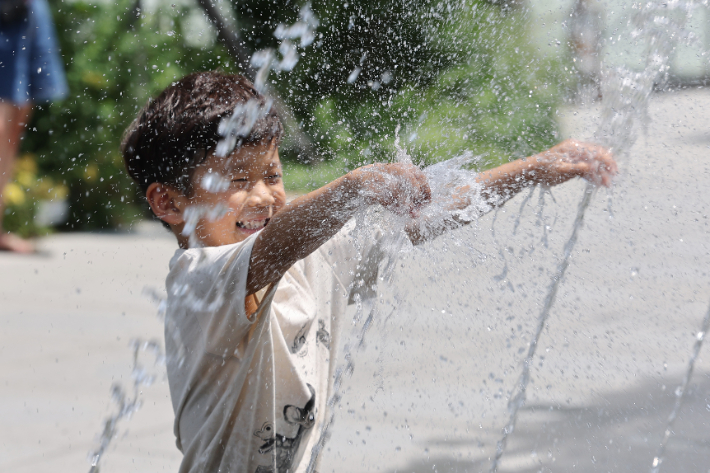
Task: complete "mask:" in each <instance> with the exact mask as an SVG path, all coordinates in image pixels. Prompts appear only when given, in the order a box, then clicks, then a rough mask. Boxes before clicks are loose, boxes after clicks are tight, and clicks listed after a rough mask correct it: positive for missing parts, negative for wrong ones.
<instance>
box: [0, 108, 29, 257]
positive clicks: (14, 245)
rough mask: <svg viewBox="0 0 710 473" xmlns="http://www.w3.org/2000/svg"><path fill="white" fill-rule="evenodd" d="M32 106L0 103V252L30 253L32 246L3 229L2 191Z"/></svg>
mask: <svg viewBox="0 0 710 473" xmlns="http://www.w3.org/2000/svg"><path fill="white" fill-rule="evenodd" d="M31 111H32V105H31V104H29V103H28V104H26V105H15V104H14V103H12V102H9V101H0V251H14V252H17V253H32V252H33V251H34V245H32V243H30V242H29V241H27V240H23V239H22V238H20V237H18V236H17V235H15V234H12V233H7V232H5V230H4V229H3V226H2V219H3V217H4V216H5V203H4V201H5V199H4V197H5V196H4V190H5V186H6V185H7V183H8V182H9V181H10V179H11V178H12V169H13V167H14V164H15V158H16V157H17V151H18V149H19V147H20V139H21V138H22V134H23V133H24V132H25V128H26V127H27V122H28V121H29V118H30V113H31Z"/></svg>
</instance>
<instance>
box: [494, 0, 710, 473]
mask: <svg viewBox="0 0 710 473" xmlns="http://www.w3.org/2000/svg"><path fill="white" fill-rule="evenodd" d="M695 6H696V4H695V2H693V1H692V0H691V1H688V2H683V1H677V0H676V1H673V2H668V3H662V4H660V3H652V2H648V3H640V4H638V7H637V8H638V11H637V13H636V15H635V16H634V18H632V19H631V21H630V22H633V24H634V26H635V28H634V29H633V30H632V31H631V36H632V38H641V39H642V40H643V41H644V42H645V45H646V47H645V57H646V61H645V68H644V70H643V71H641V72H634V71H632V70H630V69H628V68H626V67H616V68H614V69H611V68H608V69H606V70H603V72H602V77H601V83H600V86H601V87H600V89H601V94H602V113H601V125H600V126H599V128H598V129H597V130H596V132H595V134H594V140H595V141H596V142H597V143H600V144H602V145H603V146H606V147H607V148H609V149H610V150H612V152H613V153H614V154H615V155H616V156H617V158H620V157H626V154H627V153H628V151H629V149H630V148H631V146H632V145H633V143H634V142H635V140H636V137H637V135H638V132H639V129H645V128H644V126H645V124H646V123H647V122H648V120H649V118H648V103H649V99H650V96H651V93H652V92H653V90H654V88H655V87H659V88H663V87H664V86H665V85H666V83H667V81H668V70H669V68H670V66H669V62H670V58H671V54H672V52H673V50H674V48H675V47H676V45H677V44H678V42H679V40H682V39H684V38H685V39H686V40H688V37H687V35H685V33H684V30H683V27H684V25H685V23H686V20H687V18H688V16H689V15H690V12H691V10H692V9H693V8H694V7H695ZM675 12H679V13H680V14H679V15H675ZM595 191H596V189H595V188H594V187H593V186H592V185H591V184H587V186H586V187H585V190H584V195H583V197H582V200H581V202H580V204H579V208H578V210H577V216H576V217H575V220H574V224H573V226H572V234H571V235H570V237H569V239H568V240H567V242H566V243H565V246H564V249H563V256H562V261H561V262H560V264H559V266H558V267H557V269H556V271H555V273H554V276H553V278H552V282H551V284H550V289H549V291H548V293H547V296H546V297H545V302H544V305H543V308H542V310H541V311H540V315H539V316H538V322H537V325H536V328H535V331H534V333H533V337H532V339H531V340H530V342H529V344H528V352H527V355H526V356H525V359H524V360H523V363H522V365H523V366H522V371H521V373H520V376H519V378H518V381H517V383H516V385H515V388H514V389H513V392H512V393H511V395H510V398H509V401H508V412H509V420H508V423H507V424H506V425H505V427H504V428H503V432H502V436H501V438H500V440H498V442H497V443H496V450H495V454H494V457H493V460H492V461H491V466H490V468H489V471H490V472H491V473H493V472H496V471H498V467H499V464H500V460H501V458H502V456H503V454H504V452H505V448H506V445H507V441H508V438H509V436H510V435H511V434H512V433H513V432H514V431H515V424H516V422H517V418H518V413H519V411H520V408H521V407H523V405H524V404H525V400H526V390H527V387H528V384H529V383H530V367H531V365H532V361H533V358H534V356H535V352H536V350H537V347H538V342H539V340H540V336H541V335H542V331H543V330H544V328H545V327H546V325H547V321H548V318H549V316H550V311H551V310H552V307H553V306H554V303H555V300H556V297H557V293H558V290H559V287H560V284H561V282H562V279H563V278H564V276H565V273H566V272H567V268H568V267H569V263H570V258H571V256H572V251H573V249H574V247H575V244H576V243H577V238H578V235H579V230H580V228H581V227H582V223H583V221H584V214H585V212H586V211H587V208H588V207H589V204H590V203H591V201H592V196H593V195H594V194H595ZM706 319H707V317H706ZM706 323H707V320H706V321H705V322H704V324H703V327H704V328H703V329H701V332H700V334H703V335H704V333H705V331H706V330H707V327H705V324H706ZM701 344H702V336H699V339H698V342H696V345H695V348H694V355H693V356H692V358H691V362H690V363H689V367H688V371H687V373H686V376H685V378H684V381H683V385H682V388H679V389H681V395H679V396H678V399H677V401H676V406H675V407H674V410H673V413H671V416H670V417H669V421H668V422H669V425H668V427H667V428H666V431H665V434H664V439H663V441H662V443H661V447H660V449H659V453H658V455H657V456H656V458H655V459H654V461H653V466H654V468H656V469H655V470H653V472H654V473H655V472H657V471H658V470H657V467H658V466H660V461H661V460H660V459H662V455H663V453H664V450H665V445H666V443H667V441H668V437H669V436H670V424H671V423H672V421H673V420H674V419H675V416H676V415H677V411H678V410H679V409H680V402H681V399H682V393H683V392H684V391H685V386H687V383H688V381H689V379H690V376H691V374H692V370H693V364H694V361H695V358H696V357H697V353H698V351H699V350H700V345H701Z"/></svg>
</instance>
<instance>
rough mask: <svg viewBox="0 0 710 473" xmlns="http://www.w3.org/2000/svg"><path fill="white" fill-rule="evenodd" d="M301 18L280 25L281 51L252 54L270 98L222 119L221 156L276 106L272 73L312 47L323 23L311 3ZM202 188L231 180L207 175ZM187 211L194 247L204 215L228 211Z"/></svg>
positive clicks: (221, 187) (186, 231) (259, 85)
mask: <svg viewBox="0 0 710 473" xmlns="http://www.w3.org/2000/svg"><path fill="white" fill-rule="evenodd" d="M298 16H299V20H298V21H297V22H296V23H294V24H292V25H284V24H280V25H279V26H278V27H277V28H276V30H275V31H274V37H275V38H276V39H278V40H279V47H278V49H277V50H274V49H272V48H267V49H262V50H259V51H256V52H255V53H254V54H253V55H252V57H251V65H252V67H254V68H256V69H257V72H256V76H255V78H254V87H255V88H256V90H258V91H259V92H260V93H261V94H262V95H264V96H265V97H266V100H265V101H264V102H263V103H262V102H261V101H259V100H248V101H247V102H245V103H243V104H239V105H237V106H236V107H235V108H234V111H233V112H232V115H231V116H229V117H226V118H224V119H222V121H221V122H220V124H219V127H218V129H217V133H218V134H219V135H220V136H221V137H222V138H221V139H220V140H219V142H218V143H217V147H216V149H215V154H216V155H217V156H220V157H226V156H229V155H230V154H231V153H232V152H233V151H234V149H235V148H236V147H238V146H240V145H241V143H242V140H243V139H244V138H246V137H248V136H249V134H250V133H251V131H252V129H253V128H254V125H255V124H256V123H257V122H258V121H259V120H260V119H262V118H264V117H265V116H266V115H267V114H268V113H269V112H270V111H271V109H272V108H273V107H274V101H273V99H272V98H271V97H270V96H269V93H268V78H269V74H270V73H271V72H272V71H274V72H276V73H280V72H288V71H291V70H293V68H294V67H296V64H298V58H299V53H298V48H299V47H300V48H305V47H308V46H310V45H311V44H312V43H313V41H314V39H315V29H316V28H317V27H318V25H319V21H318V18H316V16H315V15H314V14H313V10H312V9H311V5H310V3H308V4H306V5H304V6H303V7H302V8H301V9H300V10H299V14H298ZM200 185H201V187H202V188H203V189H205V190H207V191H208V192H214V193H217V192H223V191H225V190H226V189H227V188H228V187H229V181H228V180H227V179H225V178H224V177H223V176H221V175H219V174H218V173H209V174H207V175H206V176H205V177H204V178H203V180H202V182H201V183H200ZM186 210H187V212H186V219H185V220H186V224H185V227H184V228H183V231H182V233H183V235H184V236H187V237H188V238H189V243H190V246H191V247H197V246H200V242H199V240H198V239H197V238H196V237H195V229H196V227H197V224H198V222H199V221H200V219H202V218H207V219H209V220H210V221H215V220H218V219H220V218H222V217H223V216H224V215H225V213H226V212H227V210H228V209H227V208H226V207H223V206H222V207H219V208H208V207H205V206H197V205H193V206H190V207H188V208H187V209H186Z"/></svg>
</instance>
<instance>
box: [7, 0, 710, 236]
mask: <svg viewBox="0 0 710 473" xmlns="http://www.w3.org/2000/svg"><path fill="white" fill-rule="evenodd" d="M210 1H211V0H203V1H202V2H197V1H191V0H118V1H115V2H114V1H93V2H86V1H82V0H65V1H63V2H58V1H54V2H51V7H52V12H53V14H54V20H55V23H56V28H57V33H58V38H59V40H60V46H61V54H62V57H63V59H64V64H65V66H66V72H67V78H68V82H69V89H70V94H69V95H68V97H67V98H66V99H64V100H62V101H58V102H54V103H51V104H49V105H39V106H38V107H36V108H35V113H34V116H33V118H32V122H31V124H30V125H29V126H28V128H27V133H26V134H25V136H24V140H23V143H22V146H21V156H20V159H19V162H18V163H17V166H16V169H15V180H14V182H12V183H11V184H10V185H9V186H8V189H7V191H6V192H5V200H6V204H7V207H6V209H5V218H4V222H5V224H4V225H5V230H7V231H12V232H17V233H19V234H20V235H22V236H34V235H42V234H46V233H47V232H50V231H53V230H59V231H66V230H99V229H102V230H108V229H122V230H126V229H129V228H131V225H132V224H133V223H134V222H135V221H137V220H139V219H143V218H146V217H149V214H148V212H147V210H146V206H145V205H144V202H143V199H142V197H141V196H139V195H137V194H136V188H135V187H134V186H133V185H132V183H131V182H130V180H129V178H128V177H127V176H126V174H125V173H124V172H123V163H122V159H121V156H120V153H119V144H120V141H121V135H122V132H123V130H124V129H125V128H126V126H127V125H128V124H129V123H130V121H131V120H132V119H133V118H135V116H136V114H137V112H138V111H139V110H140V108H141V107H142V106H143V105H144V104H145V103H146V101H147V100H148V99H149V98H150V97H153V96H155V95H156V94H157V93H158V92H159V91H160V90H162V89H163V88H164V87H165V86H167V85H168V84H169V83H170V82H171V81H173V80H175V79H177V78H179V77H181V76H183V75H185V74H187V73H189V72H192V71H198V70H208V69H220V70H223V71H228V72H243V73H245V74H247V75H248V76H250V77H253V75H254V70H253V69H251V68H250V67H249V62H248V59H249V57H250V56H251V54H252V53H253V52H254V51H256V50H258V49H263V48H265V47H274V46H277V44H278V43H277V40H276V38H275V37H274V34H273V31H274V30H275V29H276V27H277V26H278V25H279V24H281V23H285V24H290V23H293V22H294V21H296V20H297V18H298V17H297V14H298V10H299V7H300V6H301V5H300V3H298V2H293V1H273V0H263V1H262V0H247V1H233V2H229V1H226V0H217V1H216V2H215V3H210ZM633 8H634V2H632V1H631V0H628V1H625V0H606V1H595V0H555V1H550V0H528V1H522V0H508V1H504V0H500V1H498V0H471V1H467V2H453V1H449V0H383V1H381V2H358V1H353V2H342V1H327V0H316V1H314V2H312V9H313V11H314V13H315V15H316V16H317V17H318V19H319V21H320V26H319V27H318V28H317V38H316V41H315V43H314V44H313V45H312V46H311V47H309V48H306V49H302V50H301V51H302V54H301V56H302V57H301V58H300V62H299V64H298V65H297V67H296V68H295V69H294V70H293V71H291V72H289V73H285V72H284V73H280V74H279V73H272V75H271V77H270V82H271V85H272V87H273V89H272V91H273V93H274V94H275V95H276V96H277V97H278V99H279V100H280V103H281V104H282V106H281V107H280V109H279V111H280V112H281V115H282V117H283V119H284V123H285V125H286V129H287V135H286V139H285V142H284V145H283V147H282V159H283V160H284V161H285V163H286V167H287V180H286V182H287V185H288V186H290V190H292V191H297V192H299V191H304V190H308V189H311V188H314V187H317V186H319V185H321V184H323V183H325V182H328V181H329V180H331V179H332V178H334V177H335V176H337V175H340V174H342V173H343V172H344V171H345V170H346V169H351V168H353V167H355V166H357V165H359V164H363V163H367V162H372V161H386V160H390V159H392V157H393V155H394V154H393V150H394V146H393V143H394V139H395V130H396V129H397V127H400V132H399V133H400V135H401V137H402V141H403V142H405V143H406V145H407V147H408V149H409V150H410V153H412V154H413V156H414V158H415V160H416V161H420V162H426V163H431V162H436V161H438V160H441V159H445V158H448V157H452V156H454V155H456V154H457V153H460V152H462V151H463V150H467V149H470V150H474V151H475V153H476V154H478V155H480V156H481V161H480V162H479V166H480V167H487V166H491V165H495V164H498V163H500V162H501V161H505V160H510V159H514V158H519V157H523V156H527V155H530V154H532V153H534V152H536V151H539V150H541V149H543V148H545V147H547V146H550V145H552V144H554V143H555V142H556V141H558V130H557V125H556V120H555V117H556V114H557V113H558V110H559V109H560V107H561V106H563V105H565V104H566V103H569V102H570V101H580V100H581V101H584V100H588V101H593V100H595V99H596V98H597V97H596V96H595V93H596V89H595V81H597V78H598V74H599V71H600V63H601V60H602V59H603V60H604V61H605V65H607V66H614V65H616V64H620V63H621V64H626V65H628V66H630V67H632V68H633V67H636V68H642V67H643V64H642V58H643V45H642V44H633V43H630V42H628V41H626V40H623V41H617V40H616V37H615V34H616V35H618V36H619V38H620V37H621V35H620V34H619V33H620V31H625V30H628V29H629V28H630V26H629V24H628V22H629V18H630V15H631V14H632V13H633ZM687 28H688V31H692V32H693V34H694V35H695V36H696V40H695V42H694V43H693V44H692V45H690V46H688V45H681V46H679V47H678V48H677V50H675V51H674V57H673V59H672V68H671V70H670V71H669V72H670V75H671V83H674V84H676V85H679V86H684V85H689V84H695V83H704V82H703V81H704V80H705V79H706V77H707V67H708V65H707V64H708V61H707V60H706V59H707V58H706V56H705V53H704V50H705V46H706V45H707V43H708V41H709V40H708V34H709V33H710V20H709V19H708V12H707V8H705V7H701V8H700V9H699V10H696V12H695V14H694V16H693V17H692V19H691V21H690V22H689V24H688V27H687ZM624 29H625V30H624ZM602 39H604V41H602Z"/></svg>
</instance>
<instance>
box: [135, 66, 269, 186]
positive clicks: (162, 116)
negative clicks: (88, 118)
mask: <svg viewBox="0 0 710 473" xmlns="http://www.w3.org/2000/svg"><path fill="white" fill-rule="evenodd" d="M252 100H256V101H257V102H258V104H259V106H261V107H265V105H266V99H265V98H264V96H263V95H261V94H260V93H259V92H258V91H257V90H256V89H255V88H254V85H253V84H252V83H251V82H249V80H247V79H246V78H245V77H244V76H241V75H232V74H224V73H221V72H215V71H212V72H196V73H193V74H190V75H188V76H185V77H183V78H182V79H180V80H179V81H177V82H173V84H172V85H170V86H169V87H168V88H167V89H165V90H164V91H163V92H162V93H161V94H160V95H159V96H158V97H157V98H156V99H154V100H150V101H149V102H148V104H147V105H146V106H145V107H143V110H141V112H140V113H139V114H138V117H137V118H136V119H135V120H134V121H133V123H131V124H130V126H129V127H128V128H127V129H126V132H125V133H124V135H123V142H122V143H121V152H122V153H123V159H124V161H125V163H126V169H127V170H128V173H129V174H130V175H131V177H132V178H133V180H135V181H136V183H137V184H138V186H139V187H140V188H141V189H142V190H143V192H144V193H145V192H146V190H147V189H148V186H149V185H150V184H152V183H153V182H159V183H162V184H168V185H172V186H174V187H176V188H177V189H179V190H181V191H183V192H186V193H189V192H191V187H190V181H191V178H192V174H193V172H194V170H195V168H196V167H197V166H198V165H199V164H201V163H202V162H204V161H205V159H207V156H208V155H209V154H210V153H211V152H214V150H215V148H216V146H217V142H218V141H219V140H220V139H221V138H222V137H221V136H220V134H219V133H218V127H219V123H220V121H221V120H222V118H229V117H230V116H231V115H232V113H233V112H234V110H235V108H237V107H238V106H239V105H244V104H246V103H247V102H249V101H252ZM282 134H283V126H282V125H281V121H280V120H279V118H278V116H277V115H276V112H275V111H274V109H273V107H271V109H270V110H268V111H267V112H266V113H265V115H263V116H261V117H260V118H259V119H258V120H257V121H256V123H255V124H254V126H253V127H252V128H251V131H250V132H249V134H248V135H247V136H243V137H240V141H238V142H237V145H238V146H240V145H245V144H256V143H264V142H271V141H273V140H275V141H276V143H277V144H278V142H279V141H280V139H281V135H282Z"/></svg>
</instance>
